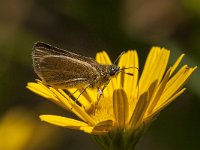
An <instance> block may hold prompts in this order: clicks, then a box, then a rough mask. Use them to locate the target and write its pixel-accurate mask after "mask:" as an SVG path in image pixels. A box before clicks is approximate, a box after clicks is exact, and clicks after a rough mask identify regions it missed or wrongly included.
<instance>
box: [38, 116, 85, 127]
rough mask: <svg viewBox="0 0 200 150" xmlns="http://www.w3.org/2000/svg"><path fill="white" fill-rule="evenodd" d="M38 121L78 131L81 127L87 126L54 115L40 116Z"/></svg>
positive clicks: (80, 122)
mask: <svg viewBox="0 0 200 150" xmlns="http://www.w3.org/2000/svg"><path fill="white" fill-rule="evenodd" d="M40 119H41V120H42V121H45V122H48V123H51V124H54V125H57V126H61V127H66V128H70V129H80V127H82V126H88V124H86V123H84V122H82V121H78V120H75V119H71V118H66V117H61V116H56V115H40Z"/></svg>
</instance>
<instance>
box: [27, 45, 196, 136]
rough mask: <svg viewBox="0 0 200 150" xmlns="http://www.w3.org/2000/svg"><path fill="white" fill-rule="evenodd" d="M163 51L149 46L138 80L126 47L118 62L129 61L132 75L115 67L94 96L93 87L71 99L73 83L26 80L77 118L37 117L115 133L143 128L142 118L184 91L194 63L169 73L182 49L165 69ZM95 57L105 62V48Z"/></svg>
mask: <svg viewBox="0 0 200 150" xmlns="http://www.w3.org/2000/svg"><path fill="white" fill-rule="evenodd" d="M169 56H170V51H169V50H167V49H164V48H159V47H153V48H152V49H151V50H150V52H149V55H148V57H147V60H146V63H145V66H144V69H143V71H142V74H141V76H140V79H139V80H138V77H139V70H138V69H136V68H139V63H138V55H137V52H136V51H133V50H129V51H128V52H126V53H124V54H123V55H122V56H121V58H120V59H119V63H118V66H119V67H120V68H127V67H133V68H130V69H126V70H124V72H126V73H132V74H134V75H133V76H129V75H126V74H124V73H119V74H118V75H117V77H116V78H113V79H112V80H111V81H110V83H109V84H108V86H107V87H106V88H105V90H104V91H103V96H102V97H101V99H100V100H99V101H98V102H97V92H96V90H94V89H89V88H88V89H87V90H86V92H84V93H82V95H81V96H80V97H79V98H78V100H77V101H78V102H77V101H76V100H75V101H74V100H73V98H72V95H71V94H72V93H73V92H74V91H75V90H76V89H75V88H70V89H67V91H66V90H62V89H55V88H52V87H49V86H46V85H44V84H43V83H42V82H41V81H39V80H37V83H28V85H27V88H28V89H30V90H31V91H33V92H35V93H37V94H39V95H41V96H43V97H45V98H47V99H49V100H51V101H53V102H54V103H56V104H58V105H60V106H62V107H63V108H65V109H67V110H69V111H71V112H72V113H74V114H76V115H77V116H78V117H79V118H80V119H79V120H77V119H73V118H68V117H61V116H56V115H41V116H40V118H41V120H43V121H46V122H48V123H51V124H54V125H58V126H62V127H66V128H71V129H77V130H82V131H84V132H86V133H90V134H95V135H101V134H105V133H108V132H115V131H120V132H118V133H125V134H126V135H128V136H129V137H132V136H135V135H137V134H138V133H137V132H136V131H143V130H141V129H143V127H144V125H145V124H148V123H149V122H151V121H152V120H153V119H154V117H155V116H156V115H157V114H158V113H159V112H160V111H161V110H162V109H163V108H164V107H166V106H167V105H168V104H169V103H171V102H172V101H173V100H174V99H175V98H177V97H178V96H179V95H181V94H182V93H183V92H184V91H185V88H183V85H184V84H185V82H186V81H187V79H188V78H189V77H190V75H191V74H192V72H193V71H194V70H195V69H196V67H191V68H190V67H188V66H187V65H184V66H182V67H181V68H180V69H179V70H178V71H177V72H176V73H175V70H176V69H177V67H178V65H179V63H180V62H181V60H182V58H183V56H184V54H182V55H181V56H180V57H179V58H178V59H177V60H176V62H175V63H174V64H173V65H172V66H171V67H169V69H166V68H167V64H168V60H169ZM96 60H97V62H99V63H101V64H111V61H110V58H109V56H108V55H107V53H106V52H105V51H103V52H100V53H97V56H96ZM70 93H71V94H70ZM79 94H80V91H77V92H76V93H75V94H74V95H73V97H78V95H79ZM130 133H131V134H130ZM128 136H127V137H128Z"/></svg>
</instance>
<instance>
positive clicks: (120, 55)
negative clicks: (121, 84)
mask: <svg viewBox="0 0 200 150" xmlns="http://www.w3.org/2000/svg"><path fill="white" fill-rule="evenodd" d="M124 53H125V51H123V52H121V54H120V55H119V56H118V57H117V59H115V61H114V63H113V64H114V65H115V64H116V62H117V61H118V60H119V58H120V57H121V56H122V55H123V54H124Z"/></svg>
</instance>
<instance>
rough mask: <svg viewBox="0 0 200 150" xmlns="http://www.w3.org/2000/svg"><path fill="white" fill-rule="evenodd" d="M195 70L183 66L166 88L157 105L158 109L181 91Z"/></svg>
mask: <svg viewBox="0 0 200 150" xmlns="http://www.w3.org/2000/svg"><path fill="white" fill-rule="evenodd" d="M194 70H195V68H188V67H187V66H183V67H182V68H181V69H180V71H179V72H178V73H177V74H176V75H174V76H173V77H172V78H171V79H170V80H169V82H168V83H167V85H166V88H165V90H164V92H163V94H162V96H161V97H160V100H159V102H158V104H157V107H159V106H160V105H162V103H165V101H166V100H168V99H169V98H170V97H172V96H173V95H174V94H175V93H176V92H177V91H178V90H180V88H181V87H182V86H183V85H184V83H185V82H186V81H187V79H188V78H189V76H190V75H191V74H192V72H193V71H194Z"/></svg>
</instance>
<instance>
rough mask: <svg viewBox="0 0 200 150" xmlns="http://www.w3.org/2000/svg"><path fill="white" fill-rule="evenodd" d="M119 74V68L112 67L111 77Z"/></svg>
mask: <svg viewBox="0 0 200 150" xmlns="http://www.w3.org/2000/svg"><path fill="white" fill-rule="evenodd" d="M117 72H119V68H118V67H116V66H112V67H111V69H110V76H114V75H115V74H116V73H117Z"/></svg>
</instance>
